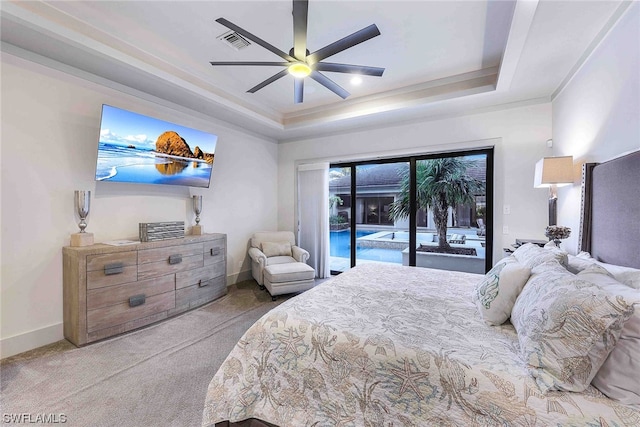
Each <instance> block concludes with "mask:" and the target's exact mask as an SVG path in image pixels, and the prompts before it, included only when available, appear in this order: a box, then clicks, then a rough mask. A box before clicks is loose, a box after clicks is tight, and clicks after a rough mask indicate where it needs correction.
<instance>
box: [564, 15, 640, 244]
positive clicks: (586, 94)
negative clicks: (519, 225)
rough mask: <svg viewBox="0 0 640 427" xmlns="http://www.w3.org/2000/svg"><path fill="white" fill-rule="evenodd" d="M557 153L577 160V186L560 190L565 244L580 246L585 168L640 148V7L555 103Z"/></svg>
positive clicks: (623, 19) (620, 23) (619, 25)
mask: <svg viewBox="0 0 640 427" xmlns="http://www.w3.org/2000/svg"><path fill="white" fill-rule="evenodd" d="M553 141H554V155H557V156H569V155H572V156H574V163H575V165H576V168H575V169H576V170H575V178H576V180H575V182H576V183H575V185H573V186H571V187H561V188H560V189H559V191H558V224H561V225H566V226H568V227H570V228H571V230H572V235H571V237H570V238H569V239H567V240H565V241H564V242H563V247H565V248H566V249H567V250H568V251H569V252H571V253H575V252H576V251H577V248H578V234H579V233H578V232H579V226H580V185H579V183H580V168H581V165H582V164H583V163H585V162H603V161H606V160H609V159H611V158H614V157H617V156H618V155H620V154H622V153H626V152H629V151H635V150H638V149H640V4H639V3H634V4H633V5H632V6H630V7H629V9H628V10H627V11H626V12H625V14H624V15H623V16H622V17H621V19H620V21H618V23H617V25H616V26H615V27H614V28H613V29H612V30H611V31H610V32H609V34H608V35H607V36H606V37H605V38H604V39H603V41H602V42H601V43H600V45H599V46H598V47H597V48H596V49H595V50H594V51H593V53H592V54H591V56H589V58H588V59H587V60H586V61H585V63H584V64H583V66H582V67H581V68H580V70H579V71H578V72H577V73H576V74H575V75H574V76H573V78H572V79H571V80H570V82H569V84H568V85H567V86H566V87H564V89H563V90H562V91H561V92H560V94H559V95H558V96H556V98H555V99H554V100H553Z"/></svg>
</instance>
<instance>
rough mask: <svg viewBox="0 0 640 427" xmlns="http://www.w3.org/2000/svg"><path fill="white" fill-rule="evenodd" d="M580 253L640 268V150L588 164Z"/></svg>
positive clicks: (586, 167)
mask: <svg viewBox="0 0 640 427" xmlns="http://www.w3.org/2000/svg"><path fill="white" fill-rule="evenodd" d="M580 250H583V251H587V252H590V253H591V256H592V257H594V258H596V259H597V260H599V261H602V262H606V263H608V264H617V265H623V266H626V267H633V268H640V151H636V152H633V153H631V154H627V155H625V156H622V157H619V158H617V159H613V160H610V161H608V162H605V163H600V164H594V163H588V164H585V165H584V167H583V174H582V218H581V223H580Z"/></svg>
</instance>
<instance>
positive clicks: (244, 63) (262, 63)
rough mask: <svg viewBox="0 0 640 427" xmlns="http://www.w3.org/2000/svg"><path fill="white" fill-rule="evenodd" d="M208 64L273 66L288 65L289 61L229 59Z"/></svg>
mask: <svg viewBox="0 0 640 427" xmlns="http://www.w3.org/2000/svg"><path fill="white" fill-rule="evenodd" d="M209 64H211V65H213V66H214V67H215V66H218V65H266V66H273V67H277V66H280V67H288V66H289V65H291V64H290V63H289V62H247V61H237V62H229V61H221V62H220V61H218V62H215V61H212V62H209Z"/></svg>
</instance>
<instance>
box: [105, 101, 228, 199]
mask: <svg viewBox="0 0 640 427" xmlns="http://www.w3.org/2000/svg"><path fill="white" fill-rule="evenodd" d="M217 142H218V137H217V136H216V135H213V134H210V133H206V132H202V131H199V130H195V129H191V128H188V127H184V126H180V125H176V124H174V123H169V122H165V121H162V120H158V119H154V118H152V117H148V116H143V115H142V114H137V113H133V112H131V111H127V110H122V109H120V108H115V107H111V106H109V105H106V104H105V105H103V106H102V120H101V122H100V141H99V143H98V162H97V166H96V181H104V182H134V183H142V184H167V185H185V186H190V187H205V188H207V187H209V183H210V181H211V172H212V171H213V163H214V155H215V151H216V144H217Z"/></svg>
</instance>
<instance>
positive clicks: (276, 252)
mask: <svg viewBox="0 0 640 427" xmlns="http://www.w3.org/2000/svg"><path fill="white" fill-rule="evenodd" d="M261 246H262V252H263V253H264V254H265V255H266V256H267V258H268V257H272V256H291V243H289V242H262V245H261Z"/></svg>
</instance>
